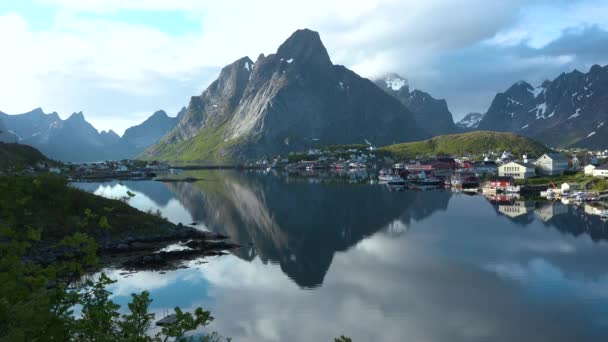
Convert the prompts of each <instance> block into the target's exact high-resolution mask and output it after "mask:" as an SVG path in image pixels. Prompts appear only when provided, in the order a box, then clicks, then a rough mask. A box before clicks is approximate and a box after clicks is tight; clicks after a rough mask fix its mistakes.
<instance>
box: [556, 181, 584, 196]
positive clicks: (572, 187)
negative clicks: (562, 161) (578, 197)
mask: <svg viewBox="0 0 608 342" xmlns="http://www.w3.org/2000/svg"><path fill="white" fill-rule="evenodd" d="M561 189H562V194H566V193H569V192H570V191H576V190H580V189H581V186H580V184H577V183H562V186H561Z"/></svg>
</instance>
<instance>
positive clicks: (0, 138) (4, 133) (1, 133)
mask: <svg viewBox="0 0 608 342" xmlns="http://www.w3.org/2000/svg"><path fill="white" fill-rule="evenodd" d="M16 140H17V137H16V136H15V135H14V134H12V133H11V132H9V130H8V128H7V127H6V126H5V125H4V122H3V121H2V118H1V117H0V142H15V141H16Z"/></svg>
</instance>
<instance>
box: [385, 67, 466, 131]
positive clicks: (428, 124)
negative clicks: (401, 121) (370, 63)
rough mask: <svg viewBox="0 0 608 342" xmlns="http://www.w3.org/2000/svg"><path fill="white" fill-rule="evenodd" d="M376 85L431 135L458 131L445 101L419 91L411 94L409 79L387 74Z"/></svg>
mask: <svg viewBox="0 0 608 342" xmlns="http://www.w3.org/2000/svg"><path fill="white" fill-rule="evenodd" d="M374 83H375V84H376V85H377V86H378V87H379V88H380V89H382V90H384V91H385V92H386V93H388V94H390V95H391V96H393V97H394V98H396V99H397V100H399V102H401V103H402V104H403V105H404V106H405V107H406V108H407V109H409V110H410V111H411V112H412V114H413V116H414V119H415V120H416V122H417V123H418V125H419V126H420V127H422V128H423V129H424V130H426V131H427V132H429V133H431V135H433V136H436V135H442V134H449V133H454V132H455V131H456V126H455V125H454V119H453V118H452V113H450V111H449V109H448V106H447V102H446V101H445V100H443V99H435V98H433V97H432V96H431V95H430V94H428V93H426V92H424V91H421V90H417V89H415V90H413V91H411V92H410V87H409V84H408V81H407V79H406V78H405V77H402V76H400V75H399V74H396V73H388V74H385V75H384V76H382V77H381V78H378V79H376V80H375V81H374Z"/></svg>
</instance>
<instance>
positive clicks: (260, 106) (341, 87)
mask: <svg viewBox="0 0 608 342" xmlns="http://www.w3.org/2000/svg"><path fill="white" fill-rule="evenodd" d="M426 136H427V134H426V133H425V132H424V131H422V130H421V129H420V128H419V126H418V125H417V124H416V122H415V121H414V119H413V116H412V114H411V112H410V111H409V110H407V108H405V106H403V105H402V104H401V103H400V102H399V101H397V100H396V99H395V98H393V97H392V96H390V95H388V94H386V93H385V92H383V91H382V90H380V89H379V88H378V87H377V86H375V85H374V84H373V83H372V82H371V81H369V80H367V79H365V78H362V77H360V76H358V75H357V74H355V73H354V72H352V71H350V70H349V69H347V68H345V67H343V66H339V65H334V64H332V62H331V60H330V58H329V55H328V53H327V50H326V49H325V47H324V46H323V44H322V42H321V39H320V37H319V34H318V33H316V32H314V31H310V30H298V31H296V32H295V33H294V34H292V35H291V37H289V39H287V40H286V41H285V42H284V43H283V44H282V45H281V46H280V47H279V49H278V50H277V52H276V54H271V55H268V56H264V55H260V56H259V57H258V59H257V60H256V62H255V63H253V62H252V61H251V60H250V59H249V58H248V57H243V58H241V59H239V60H237V61H235V62H234V63H232V64H230V65H228V66H226V67H224V68H223V69H222V71H221V73H220V75H219V77H218V79H217V80H216V81H215V82H213V83H212V84H211V85H210V86H209V88H207V89H206V90H205V91H204V92H203V94H202V95H200V96H196V97H193V98H192V99H191V101H190V104H189V105H188V107H187V110H186V112H185V114H184V115H183V117H182V118H181V120H180V122H179V123H178V125H177V127H176V128H175V129H174V130H173V131H172V132H171V133H169V134H168V135H167V136H166V137H165V138H164V139H163V140H162V141H161V142H160V143H158V144H156V145H155V146H153V147H152V148H150V149H148V150H147V151H146V152H144V154H143V157H146V158H153V159H168V160H205V159H216V160H217V159H234V160H244V159H252V158H257V157H260V156H265V155H275V154H282V153H288V152H290V151H294V150H300V149H303V148H307V147H309V146H312V145H314V144H323V145H332V144H350V143H364V142H365V140H368V141H370V142H371V143H373V144H375V145H386V144H389V143H393V142H400V141H411V140H418V139H422V138H425V137H426Z"/></svg>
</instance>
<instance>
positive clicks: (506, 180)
mask: <svg viewBox="0 0 608 342" xmlns="http://www.w3.org/2000/svg"><path fill="white" fill-rule="evenodd" d="M489 184H490V188H494V189H505V188H507V187H510V186H513V185H514V184H515V180H514V179H513V177H492V178H490V181H489Z"/></svg>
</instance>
